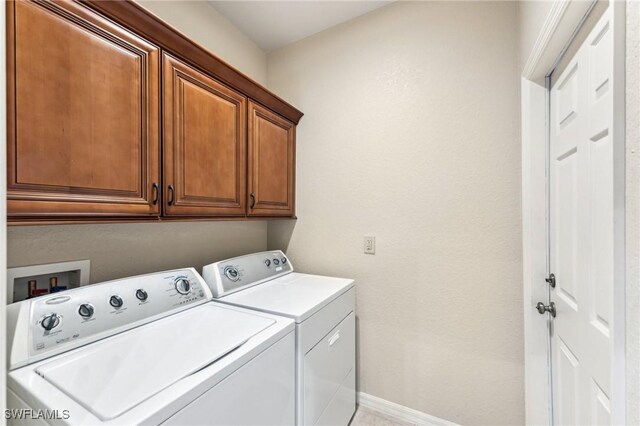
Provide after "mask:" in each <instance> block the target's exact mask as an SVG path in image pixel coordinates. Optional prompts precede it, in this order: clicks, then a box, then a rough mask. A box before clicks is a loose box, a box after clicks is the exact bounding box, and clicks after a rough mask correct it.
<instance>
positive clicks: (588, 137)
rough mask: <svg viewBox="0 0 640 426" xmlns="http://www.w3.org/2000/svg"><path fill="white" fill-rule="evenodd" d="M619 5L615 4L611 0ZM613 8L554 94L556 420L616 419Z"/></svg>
mask: <svg viewBox="0 0 640 426" xmlns="http://www.w3.org/2000/svg"><path fill="white" fill-rule="evenodd" d="M609 9H611V8H609ZM610 16H611V11H610V10H609V11H607V12H605V14H604V15H603V16H602V18H601V19H600V21H599V22H598V23H597V24H596V26H595V28H594V29H593V30H592V32H591V33H590V34H589V36H588V37H587V39H586V40H585V41H584V43H583V44H582V46H581V47H580V48H579V49H578V51H577V53H576V54H575V56H574V58H573V59H572V60H571V61H570V63H569V65H568V66H567V67H566V68H565V70H564V71H563V72H562V74H561V75H560V77H559V78H558V79H557V80H556V81H557V82H556V83H555V85H554V87H552V88H551V96H550V103H551V104H550V119H549V125H550V150H549V155H550V159H549V172H550V200H549V208H550V211H549V220H550V239H549V246H550V247H549V248H550V270H551V272H553V273H554V274H555V276H556V287H555V288H550V301H551V302H553V303H554V304H555V308H556V312H557V315H556V317H555V318H554V319H553V320H552V321H551V323H550V324H551V327H550V332H551V372H552V393H553V420H554V424H557V425H591V424H598V425H600V424H610V423H611V418H610V414H611V403H610V401H611V393H612V351H613V345H612V337H611V334H612V321H613V316H612V313H613V291H614V167H613V166H614V150H613V143H612V140H613V138H612V131H611V130H612V123H613V95H612V85H613V81H612V79H613V37H612V30H611V29H612V25H611V19H610Z"/></svg>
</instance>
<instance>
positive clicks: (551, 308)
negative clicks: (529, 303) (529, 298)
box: [536, 302, 556, 318]
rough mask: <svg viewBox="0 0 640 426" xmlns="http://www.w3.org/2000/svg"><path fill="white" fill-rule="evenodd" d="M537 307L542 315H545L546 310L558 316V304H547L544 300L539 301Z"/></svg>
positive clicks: (553, 315)
mask: <svg viewBox="0 0 640 426" xmlns="http://www.w3.org/2000/svg"><path fill="white" fill-rule="evenodd" d="M536 309H537V310H538V313H539V314H540V315H543V314H544V313H545V312H549V313H550V314H551V316H552V317H554V318H555V317H556V304H555V303H553V302H551V303H549V304H548V305H545V304H544V303H542V302H538V304H537V305H536Z"/></svg>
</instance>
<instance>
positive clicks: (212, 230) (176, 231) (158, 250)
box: [8, 221, 267, 282]
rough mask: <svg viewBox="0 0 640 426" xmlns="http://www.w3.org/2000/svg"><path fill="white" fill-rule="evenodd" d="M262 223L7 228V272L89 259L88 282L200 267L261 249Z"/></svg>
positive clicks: (264, 232) (263, 246) (264, 236)
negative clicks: (25, 267) (33, 266)
mask: <svg viewBox="0 0 640 426" xmlns="http://www.w3.org/2000/svg"><path fill="white" fill-rule="evenodd" d="M265 225H266V224H265V223H264V222H257V221H255V222H254V221H251V222H195V223H188V222H174V223H129V224H121V225H112V224H105V225H57V226H21V227H15V226H14V227H9V230H8V254H9V256H8V263H9V266H22V265H33V264H40V263H51V262H58V261H65V260H77V259H90V260H91V282H101V281H105V280H110V279H114V278H120V277H126V276H130V275H137V274H143V273H146V272H154V271H162V270H165V269H172V268H181V267H186V266H194V267H196V268H202V266H203V265H206V264H207V263H211V262H212V261H214V260H221V259H225V258H227V257H233V256H239V255H241V254H245V253H251V252H254V251H261V250H265V249H266V241H267V227H266V226H265Z"/></svg>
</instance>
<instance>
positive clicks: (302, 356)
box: [202, 251, 356, 426]
mask: <svg viewBox="0 0 640 426" xmlns="http://www.w3.org/2000/svg"><path fill="white" fill-rule="evenodd" d="M202 275H203V278H204V279H205V281H206V282H207V284H209V287H210V288H211V290H212V292H213V297H214V299H216V300H217V301H218V302H223V303H225V304H229V305H233V306H239V307H246V308H250V309H254V310H256V311H260V312H263V313H269V314H275V315H281V316H284V317H288V318H291V319H293V320H295V322H296V423H297V424H299V425H332V426H335V425H347V424H348V423H349V421H350V420H351V417H352V416H353V414H354V412H355V405H356V390H355V350H356V343H355V342H356V340H355V333H356V329H355V312H354V308H355V287H354V282H353V280H351V279H345V278H333V277H324V276H318V275H309V274H300V273H296V272H294V271H293V266H292V265H291V262H290V261H289V260H288V259H287V257H286V256H285V255H284V253H282V252H281V251H268V252H262V253H255V254H249V255H246V256H241V257H236V258H233V259H228V260H224V261H221V262H217V263H213V264H211V265H207V266H205V267H204V269H203V273H202Z"/></svg>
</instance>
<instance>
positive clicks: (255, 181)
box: [247, 101, 296, 216]
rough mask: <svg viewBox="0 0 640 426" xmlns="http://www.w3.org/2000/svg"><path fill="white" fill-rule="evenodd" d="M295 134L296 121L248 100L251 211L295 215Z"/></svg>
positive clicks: (265, 213) (254, 212) (263, 214)
mask: <svg viewBox="0 0 640 426" xmlns="http://www.w3.org/2000/svg"><path fill="white" fill-rule="evenodd" d="M295 135H296V127H295V125H294V124H293V123H291V122H290V121H288V120H285V119H284V118H282V117H280V116H279V115H277V114H274V113H273V112H272V111H270V110H268V109H266V108H264V107H263V106H261V105H259V104H256V103H254V102H251V101H250V102H249V173H248V181H249V190H248V191H249V200H248V202H249V210H248V213H247V214H248V215H250V216H293V215H294V197H295V185H294V180H295V158H296V157H295Z"/></svg>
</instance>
